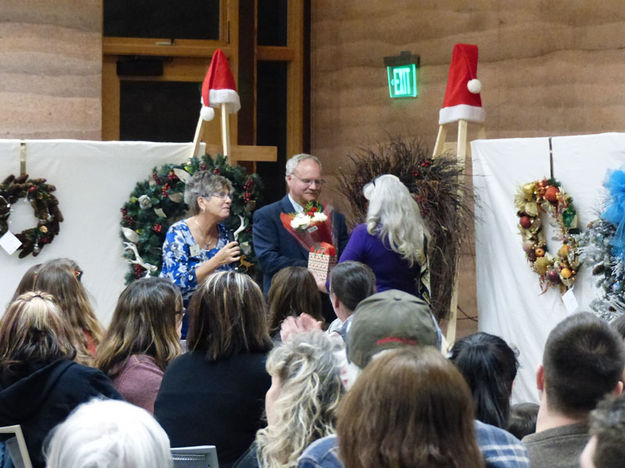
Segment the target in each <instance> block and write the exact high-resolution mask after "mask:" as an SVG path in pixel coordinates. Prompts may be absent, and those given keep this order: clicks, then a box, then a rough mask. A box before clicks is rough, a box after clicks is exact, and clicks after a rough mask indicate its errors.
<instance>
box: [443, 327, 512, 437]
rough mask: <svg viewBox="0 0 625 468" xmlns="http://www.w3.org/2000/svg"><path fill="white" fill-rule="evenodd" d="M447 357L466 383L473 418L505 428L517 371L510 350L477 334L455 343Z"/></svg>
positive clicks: (495, 339)
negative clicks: (471, 396) (469, 392)
mask: <svg viewBox="0 0 625 468" xmlns="http://www.w3.org/2000/svg"><path fill="white" fill-rule="evenodd" d="M449 358H450V359H451V362H453V363H454V364H455V365H456V367H457V368H458V370H459V371H460V373H461V374H462V376H463V377H464V379H465V380H466V381H467V383H468V384H469V388H470V389H471V393H472V395H473V404H474V406H475V417H476V419H479V420H480V421H482V422H485V423H486V424H491V425H493V426H497V427H501V428H503V429H505V428H506V426H507V425H508V416H509V413H510V393H511V392H512V382H514V378H515V377H516V373H517V368H518V362H517V359H516V355H515V354H514V351H513V350H512V348H510V346H508V344H507V343H506V342H505V341H504V340H502V339H501V338H499V337H498V336H495V335H491V334H489V333H484V332H479V333H474V334H472V335H469V336H466V337H464V338H462V339H460V340H458V341H457V342H456V344H455V345H454V346H453V348H452V349H451V356H450V357H449Z"/></svg>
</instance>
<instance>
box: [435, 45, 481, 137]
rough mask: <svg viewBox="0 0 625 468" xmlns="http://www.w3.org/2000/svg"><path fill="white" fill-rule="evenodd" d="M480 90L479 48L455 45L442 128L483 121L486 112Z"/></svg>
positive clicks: (441, 114) (441, 121)
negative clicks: (461, 121)
mask: <svg viewBox="0 0 625 468" xmlns="http://www.w3.org/2000/svg"><path fill="white" fill-rule="evenodd" d="M481 90H482V83H480V80H478V79H477V46H476V45H473V44H456V45H455V46H454V51H453V54H452V57H451V64H450V65H449V78H448V79H447V90H446V91H445V100H444V101H443V108H442V109H441V110H440V112H439V117H438V123H439V124H440V125H443V124H446V123H449V122H456V121H458V120H461V119H462V120H468V121H471V122H484V119H485V118H486V112H485V111H484V109H483V108H482V99H481V98H480V91H481Z"/></svg>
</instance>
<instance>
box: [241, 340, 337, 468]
mask: <svg viewBox="0 0 625 468" xmlns="http://www.w3.org/2000/svg"><path fill="white" fill-rule="evenodd" d="M337 349H338V345H337V344H336V343H334V342H333V340H332V339H331V338H329V337H328V336H327V335H325V334H324V333H322V332H321V331H313V332H310V333H302V334H299V335H297V336H295V337H293V338H292V339H291V340H289V341H288V342H286V343H283V344H282V345H280V346H278V347H277V348H275V349H274V350H273V351H271V353H270V354H269V358H268V359H267V372H269V374H270V375H271V388H270V389H269V391H268V392H267V396H266V398H265V409H266V414H267V427H266V428H264V429H261V430H259V431H258V432H257V433H256V442H255V445H254V446H253V447H252V449H251V450H249V451H248V453H247V454H246V456H245V457H244V460H242V461H241V462H240V463H239V464H238V465H237V466H238V467H240V468H244V467H258V466H261V467H263V468H274V467H275V468H277V467H289V466H295V465H296V463H297V458H298V457H299V456H300V455H301V453H302V452H303V451H304V449H305V448H306V447H308V445H310V444H311V443H312V442H314V441H315V440H317V439H319V438H321V437H325V436H327V435H330V434H333V433H334V426H335V420H336V410H337V408H338V404H339V401H340V399H341V395H342V394H343V385H342V383H341V378H340V375H339V374H340V371H339V364H338V361H337V358H336V356H335V352H336V351H337Z"/></svg>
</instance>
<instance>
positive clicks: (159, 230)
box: [152, 224, 163, 232]
mask: <svg viewBox="0 0 625 468" xmlns="http://www.w3.org/2000/svg"><path fill="white" fill-rule="evenodd" d="M152 229H154V231H155V232H161V231H162V230H163V226H161V225H160V224H155V225H154V227H153V228H152Z"/></svg>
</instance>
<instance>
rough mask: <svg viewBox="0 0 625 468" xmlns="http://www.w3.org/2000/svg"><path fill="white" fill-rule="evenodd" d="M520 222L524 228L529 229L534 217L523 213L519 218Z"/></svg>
mask: <svg viewBox="0 0 625 468" xmlns="http://www.w3.org/2000/svg"><path fill="white" fill-rule="evenodd" d="M519 224H520V225H521V227H522V228H524V229H529V227H530V226H531V225H532V218H530V217H529V216H527V215H523V216H521V218H520V219H519Z"/></svg>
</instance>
